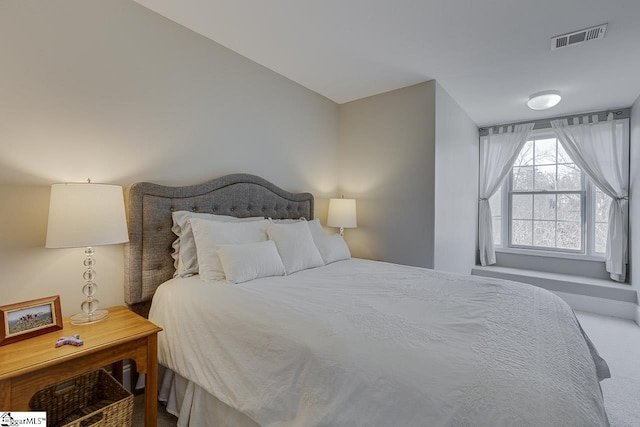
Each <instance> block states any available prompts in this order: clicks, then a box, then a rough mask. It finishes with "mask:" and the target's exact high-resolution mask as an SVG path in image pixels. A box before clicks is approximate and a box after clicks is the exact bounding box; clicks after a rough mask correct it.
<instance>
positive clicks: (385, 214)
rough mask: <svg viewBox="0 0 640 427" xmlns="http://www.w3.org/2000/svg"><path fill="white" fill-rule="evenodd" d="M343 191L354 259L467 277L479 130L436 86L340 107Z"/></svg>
mask: <svg viewBox="0 0 640 427" xmlns="http://www.w3.org/2000/svg"><path fill="white" fill-rule="evenodd" d="M338 151H339V158H340V161H339V173H340V175H339V180H338V182H339V186H340V188H341V192H342V193H344V194H345V196H348V197H354V198H356V199H357V201H358V228H357V229H350V230H347V231H346V239H347V241H348V242H349V245H350V247H351V250H352V252H353V254H354V255H355V256H359V257H364V258H371V259H378V260H383V261H389V262H395V263H399V264H407V265H415V266H421V267H429V268H436V269H439V270H446V271H452V272H457V273H466V274H468V273H470V271H471V267H472V266H473V265H474V264H475V252H476V228H477V227H476V224H477V214H476V207H477V192H478V185H477V179H478V128H477V126H476V125H475V123H473V121H472V120H471V119H470V118H469V116H467V114H466V113H465V112H464V111H463V110H462V109H461V108H460V107H459V106H458V104H457V103H456V102H455V101H454V100H453V99H452V98H451V97H450V96H449V95H448V94H447V92H446V91H445V90H444V88H442V86H440V85H439V84H438V83H436V82H435V81H434V80H432V81H428V82H425V83H421V84H419V85H415V86H410V87H406V88H403V89H398V90H395V91H392V92H387V93H383V94H380V95H376V96H371V97H369V98H365V99H361V100H357V101H353V102H349V103H347V104H343V105H341V106H340V146H339V150H338Z"/></svg>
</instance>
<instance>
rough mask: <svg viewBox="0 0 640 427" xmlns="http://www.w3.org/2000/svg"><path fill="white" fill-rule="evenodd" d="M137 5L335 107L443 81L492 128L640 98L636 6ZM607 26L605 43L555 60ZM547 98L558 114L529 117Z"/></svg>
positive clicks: (602, 2) (545, 2)
mask: <svg viewBox="0 0 640 427" xmlns="http://www.w3.org/2000/svg"><path fill="white" fill-rule="evenodd" d="M135 1H137V2H138V3H140V4H142V5H144V6H146V7H148V8H149V9H152V10H154V11H156V12H158V13H159V14H161V15H163V16H165V17H167V18H169V19H171V20H173V21H175V22H178V23H179V24H182V25H184V26H185V27H188V28H190V29H191V30H193V31H195V32H197V33H200V34H202V35H204V36H206V37H208V38H210V39H211V40H214V41H216V42H218V43H220V44H222V45H224V46H226V47H227V48H229V49H231V50H233V51H235V52H237V53H239V54H241V55H243V56H245V57H247V58H249V59H251V60H253V61H255V62H257V63H259V64H262V65H263V66H265V67H267V68H269V69H271V70H273V71H275V72H277V73H279V74H282V75H283V76H285V77H287V78H289V79H291V80H293V81H295V82H298V83H299V84H301V85H303V86H305V87H307V88H309V89H311V90H313V91H315V92H318V93H320V94H322V95H324V96H326V97H328V98H330V99H332V100H334V101H335V102H337V103H344V102H348V101H352V100H355V99H359V98H363V97H366V96H370V95H375V94H378V93H382V92H386V91H389V90H393V89H397V88H400V87H405V86H408V85H411V84H415V83H419V82H423V81H425V80H430V79H436V80H437V81H438V82H439V83H440V84H441V85H442V86H443V87H444V88H445V90H446V91H447V92H448V93H449V94H450V95H451V96H452V97H453V98H454V99H455V100H456V101H457V102H458V103H459V104H460V106H461V107H462V108H463V109H464V110H465V111H466V112H467V114H469V116H470V117H471V118H472V119H473V120H474V121H475V122H476V124H477V125H479V126H486V125H491V124H498V123H507V122H513V121H520V120H530V119H537V118H544V117H551V116H559V115H563V114H571V113H578V112H586V111H594V110H603V109H608V108H615V107H628V106H630V105H631V104H632V103H633V102H634V101H635V99H636V98H637V97H638V95H640V0H322V1H312V0H270V1H266V0H135ZM603 23H608V24H609V27H608V29H607V33H606V36H605V38H604V39H603V40H596V41H593V42H589V43H584V44H581V45H577V46H574V47H570V48H566V49H561V50H557V51H551V49H550V38H551V37H552V36H556V35H560V34H564V33H568V32H571V31H574V30H580V29H583V28H586V27H590V26H594V25H598V24H603ZM548 89H556V90H560V91H561V92H562V96H563V100H562V102H561V103H560V104H559V105H558V106H557V107H554V108H553V109H551V110H547V111H542V112H535V111H532V110H529V109H528V108H527V107H526V101H527V99H528V97H529V95H530V94H531V93H534V92H538V91H541V90H548Z"/></svg>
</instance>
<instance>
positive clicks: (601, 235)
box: [595, 222, 609, 253]
mask: <svg viewBox="0 0 640 427" xmlns="http://www.w3.org/2000/svg"><path fill="white" fill-rule="evenodd" d="M608 231H609V224H606V223H602V222H600V223H597V224H596V236H595V239H596V241H595V251H596V252H599V253H605V252H606V250H607V232H608Z"/></svg>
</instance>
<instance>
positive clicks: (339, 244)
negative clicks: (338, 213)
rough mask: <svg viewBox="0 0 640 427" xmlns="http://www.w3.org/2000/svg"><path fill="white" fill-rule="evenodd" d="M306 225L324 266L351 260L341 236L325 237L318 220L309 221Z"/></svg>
mask: <svg viewBox="0 0 640 427" xmlns="http://www.w3.org/2000/svg"><path fill="white" fill-rule="evenodd" d="M307 225H308V226H309V230H310V231H311V235H312V236H313V241H314V243H315V244H316V246H317V248H318V251H319V252H320V255H322V260H323V261H324V263H325V264H331V263H332V262H336V261H341V260H343V259H350V258H351V252H350V251H349V247H348V246H347V243H346V242H345V241H344V239H343V238H342V236H340V235H339V234H331V235H327V234H326V233H325V232H324V229H323V228H322V225H321V224H320V220H319V219H314V220H313V221H309V222H307Z"/></svg>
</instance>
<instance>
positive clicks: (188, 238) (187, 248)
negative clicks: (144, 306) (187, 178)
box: [171, 211, 264, 277]
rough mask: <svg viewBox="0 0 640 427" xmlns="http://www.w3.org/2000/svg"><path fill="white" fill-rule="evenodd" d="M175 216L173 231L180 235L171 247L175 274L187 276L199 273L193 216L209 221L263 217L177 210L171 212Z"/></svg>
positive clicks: (254, 219)
mask: <svg viewBox="0 0 640 427" xmlns="http://www.w3.org/2000/svg"><path fill="white" fill-rule="evenodd" d="M171 216H172V217H173V227H172V228H171V231H173V233H174V234H175V235H176V236H178V238H177V239H176V240H175V241H174V242H173V244H172V245H171V247H172V248H173V253H172V254H171V256H172V257H173V259H174V263H173V265H174V267H175V269H176V274H174V277H175V276H178V275H179V276H180V277H186V276H191V275H193V274H197V273H198V257H197V252H196V244H195V241H194V240H193V232H192V231H191V222H190V220H191V218H199V219H205V220H209V221H219V222H245V221H260V220H264V218H263V217H249V218H236V217H235V216H227V215H214V214H208V213H197V212H190V211H176V212H173V213H172V214H171Z"/></svg>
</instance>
